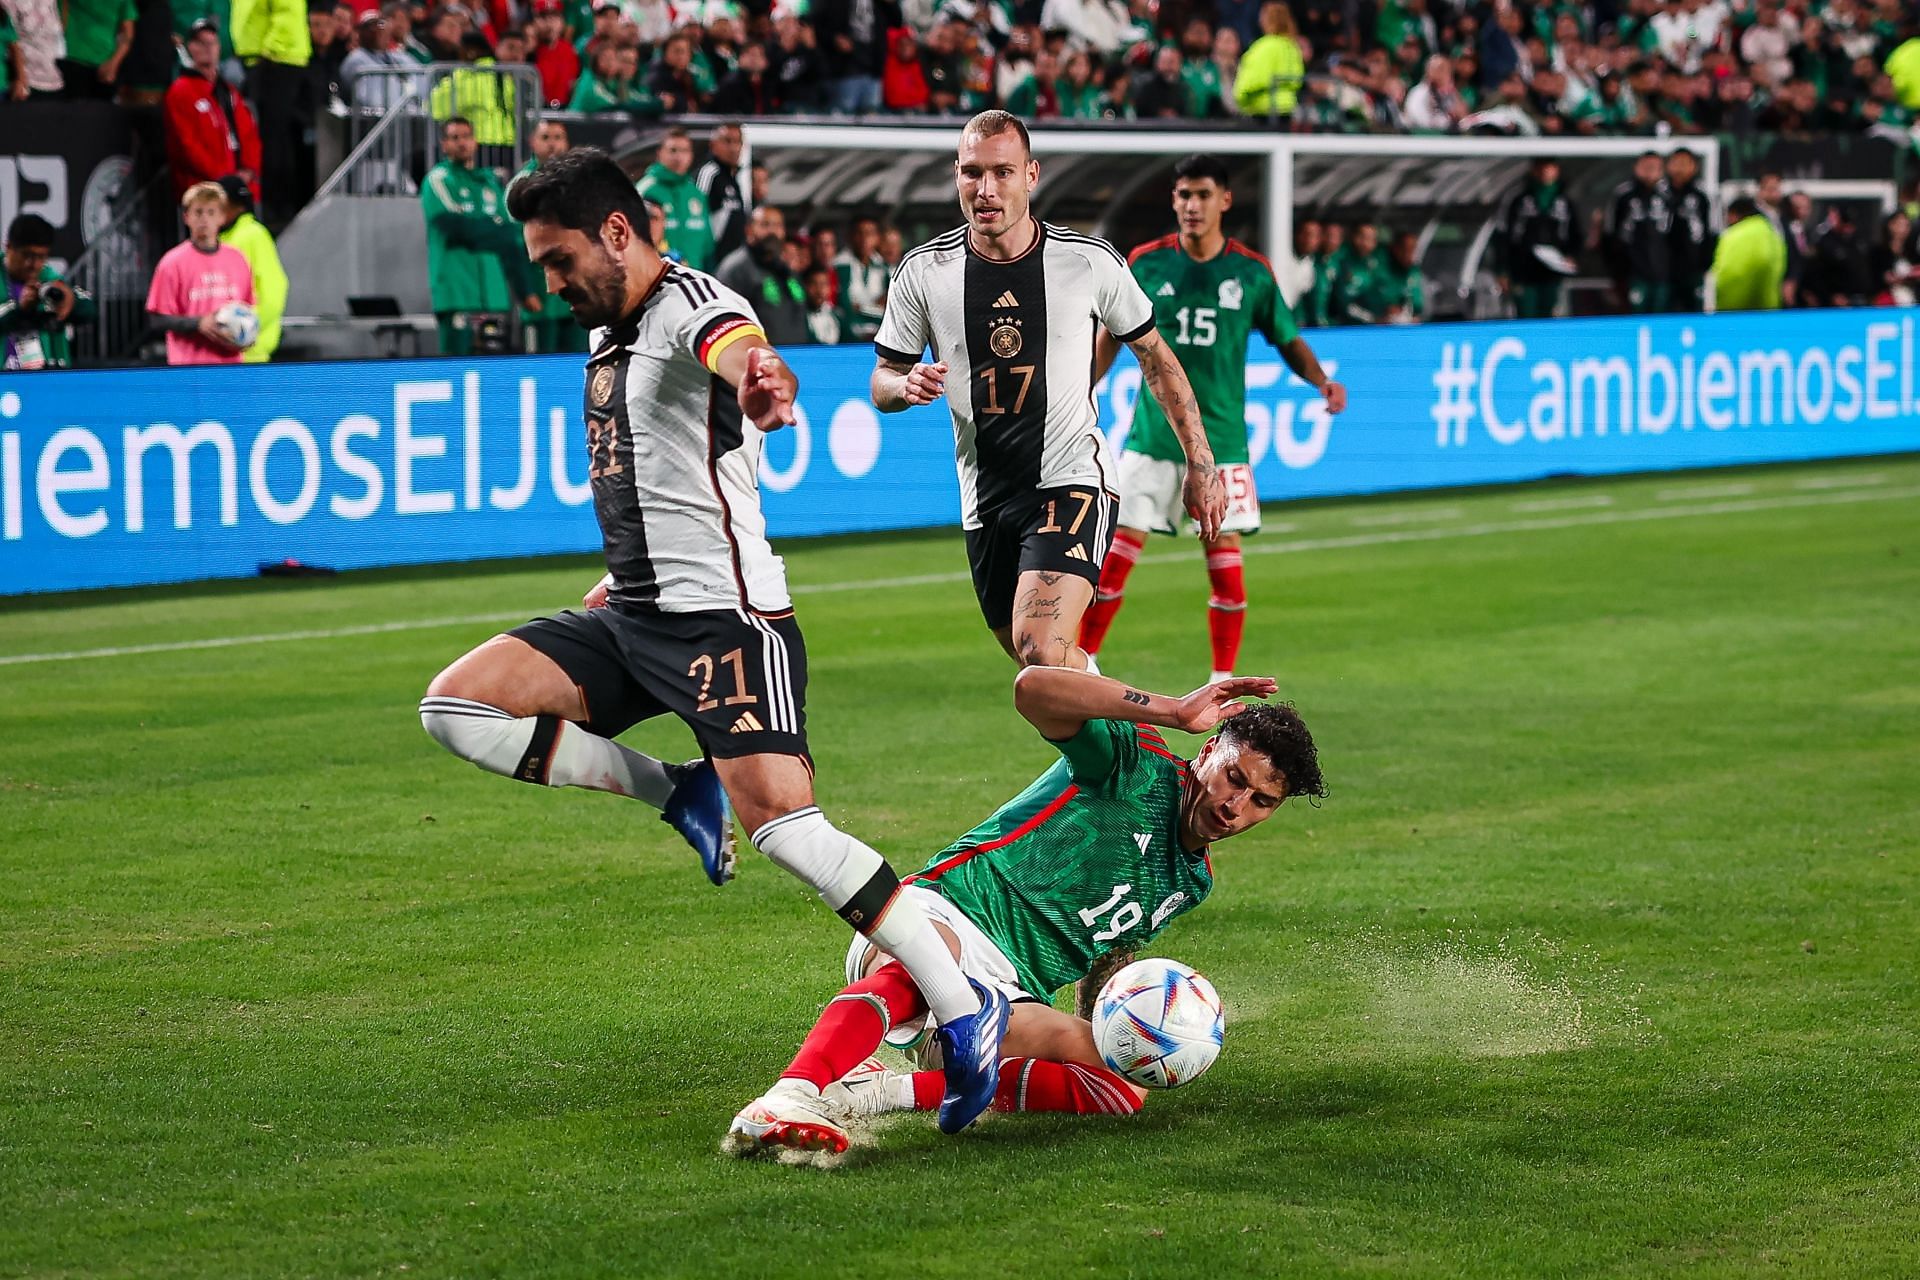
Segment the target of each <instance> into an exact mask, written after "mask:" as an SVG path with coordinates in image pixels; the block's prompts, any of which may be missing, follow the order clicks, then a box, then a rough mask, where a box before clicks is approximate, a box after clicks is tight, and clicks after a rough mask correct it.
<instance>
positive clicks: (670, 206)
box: [635, 129, 713, 271]
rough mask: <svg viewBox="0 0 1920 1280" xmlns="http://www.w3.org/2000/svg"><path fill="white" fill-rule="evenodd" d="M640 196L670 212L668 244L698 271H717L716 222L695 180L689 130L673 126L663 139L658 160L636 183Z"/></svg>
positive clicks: (683, 260)
mask: <svg viewBox="0 0 1920 1280" xmlns="http://www.w3.org/2000/svg"><path fill="white" fill-rule="evenodd" d="M635 185H636V186H638V187H639V188H640V198H641V199H642V200H651V201H653V202H654V203H655V204H657V205H659V206H660V208H661V209H662V211H664V212H665V213H666V215H667V243H668V244H671V245H672V246H673V250H674V252H675V253H677V254H679V255H680V260H681V261H682V262H684V263H686V264H687V265H688V266H690V267H692V268H693V269H694V270H695V271H711V270H713V224H712V222H711V221H710V220H709V219H708V217H707V199H706V197H705V196H703V195H702V194H700V184H699V183H698V182H696V181H694V179H693V139H692V138H689V137H688V136H687V131H686V130H685V129H669V130H667V136H666V137H664V138H662V139H660V150H659V152H658V153H656V156H655V160H654V163H652V164H650V165H648V166H647V171H646V173H645V174H643V175H642V176H641V178H640V181H639V182H638V183H636V184H635Z"/></svg>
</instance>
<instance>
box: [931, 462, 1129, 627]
mask: <svg viewBox="0 0 1920 1280" xmlns="http://www.w3.org/2000/svg"><path fill="white" fill-rule="evenodd" d="M1119 515H1120V499H1118V498H1116V497H1114V496H1113V495H1112V494H1111V493H1108V492H1107V491H1106V490H1104V489H1102V488H1100V487H1099V486H1098V485H1090V484H1070V485H1063V486H1061V487H1060V488H1058V489H1036V490H1035V491H1034V492H1033V493H1031V494H1028V495H1026V496H1024V497H1021V498H1017V499H1015V500H1014V501H1012V502H1009V503H1006V504H1005V505H1003V506H1000V507H997V508H995V509H994V510H992V511H983V512H981V513H980V527H979V528H978V529H969V530H967V562H968V563H969V564H970V565H971V566H972V568H973V594H974V595H976V596H978V597H979V599H980V612H981V613H982V614H983V615H985V617H986V619H987V626H988V627H990V628H992V629H994V630H998V629H1000V628H1001V627H1004V626H1007V625H1009V624H1011V623H1012V622H1013V590H1014V586H1015V584H1017V583H1018V582H1019V581H1020V575H1021V574H1023V573H1026V572H1027V571H1028V570H1032V569H1038V570H1040V571H1041V572H1043V573H1071V574H1073V575H1074V576H1075V577H1079V578H1085V579H1086V580H1087V581H1088V582H1091V583H1095V584H1097V583H1098V582H1099V581H1100V564H1101V562H1102V561H1104V560H1105V559H1106V558H1107V547H1108V546H1109V545H1111V543H1112V542H1113V528H1114V523H1115V521H1117V520H1118V519H1119Z"/></svg>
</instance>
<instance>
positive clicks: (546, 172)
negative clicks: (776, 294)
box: [420, 148, 1008, 1133]
mask: <svg viewBox="0 0 1920 1280" xmlns="http://www.w3.org/2000/svg"><path fill="white" fill-rule="evenodd" d="M507 205H508V211H509V213H510V214H511V215H512V217H513V218H514V219H515V220H516V221H518V222H521V223H523V224H524V234H525V238H526V244H527V254H528V256H529V257H530V258H531V259H532V260H533V261H534V262H535V263H536V264H538V265H539V266H540V267H541V268H542V269H543V270H544V271H545V272H546V278H547V288H548V291H549V292H554V293H558V294H559V295H560V297H561V298H562V299H564V300H565V301H566V302H567V303H568V305H569V306H571V307H572V308H573V314H574V315H575V317H577V318H578V319H579V320H580V321H581V323H583V324H586V325H589V326H591V327H593V329H594V332H593V338H592V342H591V351H592V354H591V355H589V356H588V358H587V372H586V444H587V450H588V454H589V459H590V461H589V467H588V471H589V475H590V477H591V480H592V485H593V503H594V514H595V515H596V516H597V518H598V519H599V522H600V529H601V533H602V536H603V538H604V541H605V545H606V557H607V569H608V579H607V580H606V604H605V605H604V606H603V607H599V608H589V609H587V610H585V611H578V610H567V611H564V612H562V613H559V614H557V615H554V616H551V617H546V618H536V619H534V620H533V621H532V622H529V623H527V624H526V625H525V626H522V627H516V628H514V629H513V630H512V631H510V632H507V633H506V634H504V635H499V636H495V637H494V638H493V639H491V640H489V641H487V642H486V643H485V644H482V645H481V646H480V647H478V648H477V649H474V650H473V651H472V652H470V653H468V654H466V655H465V656H464V657H462V658H460V659H459V660H458V661H456V662H455V663H454V664H453V665H452V666H450V667H448V668H447V669H446V670H445V671H442V672H441V673H440V674H439V675H438V676H436V677H435V678H434V680H433V683H432V684H431V685H430V686H429V687H428V689H427V696H426V698H425V699H424V700H423V701H422V702H421V704H420V719H421V722H422V723H423V724H424V725H425V726H426V729H427V732H429V733H430V734H432V735H433V736H434V738H435V739H437V740H438V741H439V742H440V743H441V745H443V746H445V747H446V748H447V749H448V750H449V751H451V752H453V753H454V754H455V755H457V756H460V757H462V758H463V759H466V760H470V761H472V762H473V763H474V764H476V765H478V766H480V767H481V768H483V769H487V770H490V771H491V772H494V773H499V774H504V775H506V776H507V777H510V778H517V779H519V780H521V781H523V782H531V783H535V784H537V785H544V786H550V787H564V786H575V787H586V788H590V789H592V790H597V791H611V792H614V793H616V794H619V795H625V796H631V797H634V798H636V799H640V800H644V801H646V802H648V803H649V804H651V805H653V806H654V807H656V808H660V809H662V810H663V811H664V812H665V815H666V816H667V818H668V820H669V821H671V822H673V824H674V825H675V826H676V828H678V829H679V830H680V831H681V832H682V834H683V835H686V836H687V837H688V839H689V841H690V842H691V843H693V844H694V846H695V848H696V849H698V850H699V851H700V853H701V857H702V860H703V861H704V862H705V863H706V866H707V874H708V876H709V878H711V879H712V880H713V881H714V883H716V884H719V883H723V882H724V881H725V880H726V879H727V878H728V877H729V876H730V875H731V873H732V863H733V849H732V840H733V822H732V817H731V815H730V814H729V813H728V812H727V809H726V801H727V798H729V797H730V798H731V800H732V804H733V807H734V808H735V809H736V810H737V811H738V813H739V815H740V818H741V821H742V822H743V823H744V825H745V826H746V829H747V831H748V832H749V833H751V839H752V841H753V844H754V847H755V848H757V849H759V850H760V851H761V852H762V853H764V854H766V855H767V857H769V858H771V859H772V860H773V861H774V862H775V863H777V864H778V865H780V866H782V867H784V868H786V869H787V870H788V871H790V872H792V873H793V874H794V875H795V876H797V877H799V878H800V879H801V880H803V881H805V882H806V883H807V884H808V885H809V886H811V887H812V888H813V889H814V890H815V891H816V892H818V893H819V895H820V896H821V897H822V898H823V899H825V901H826V903H827V905H828V906H829V907H831V908H832V909H833V910H834V912H835V913H837V914H838V915H839V916H840V917H841V918H842V919H843V920H845V921H846V922H847V923H848V924H850V925H852V926H853V927H854V929H856V930H857V931H859V932H860V933H861V934H862V935H864V936H865V937H867V938H869V939H871V940H872V941H873V942H874V944H875V945H877V946H879V947H881V948H883V949H885V950H886V951H888V952H889V953H891V954H892V955H894V956H896V957H897V958H899V960H900V961H901V963H902V964H904V965H905V966H906V967H907V969H908V970H910V971H911V972H912V974H913V977H914V981H915V983H916V984H918V985H919V986H920V988H921V990H922V991H924V992H926V994H927V997H928V1002H929V1003H930V1004H931V1005H932V1006H933V1007H935V1008H936V1009H938V1008H942V1007H944V1008H945V1009H946V1010H947V1011H948V1013H947V1014H936V1016H937V1017H940V1018H941V1019H942V1021H943V1022H944V1021H945V1019H946V1017H947V1016H949V1014H950V1015H951V1016H952V1017H953V1019H954V1020H955V1022H954V1026H953V1029H952V1030H951V1031H947V1030H945V1029H943V1033H942V1038H941V1046H942V1049H943V1051H946V1052H949V1053H953V1054H955V1055H956V1056H955V1057H953V1058H949V1059H948V1060H949V1061H951V1062H953V1063H954V1064H955V1065H954V1067H953V1068H951V1069H950V1070H949V1072H948V1076H949V1080H950V1083H951V1087H950V1088H949V1090H948V1091H947V1094H946V1096H945V1100H944V1103H943V1105H942V1108H941V1112H940V1127H941V1128H942V1129H944V1130H945V1131H946V1132H948V1133H955V1132H958V1131H959V1130H960V1129H962V1128H965V1127H966V1125H967V1124H969V1123H970V1122H971V1121H972V1120H973V1119H974V1118H975V1117H977V1116H978V1115H979V1114H980V1112H981V1111H983V1110H985V1108H986V1106H987V1104H988V1103H989V1102H991V1101H992V1099H993V1096H994V1090H995V1088H996V1085H997V1083H998V1071H999V1048H1000V1038H1001V1036H1002V1035H1003V1034H1004V1032H1005V1030H1006V1024H1007V1016H1008V1010H1007V1000H1006V997H1005V996H1004V995H1002V994H1001V993H999V992H996V991H992V990H989V989H988V988H986V987H984V986H982V985H981V984H980V983H978V982H973V981H970V980H969V979H968V978H967V977H965V976H964V975H963V974H962V973H961V971H960V968H959V966H958V965H957V964H955V962H954V959H953V957H952V955H951V954H949V952H948V951H947V948H946V946H945V944H944V943H943V942H942V941H941V939H940V937H939V935H938V934H936V933H935V932H934V930H933V927H932V925H931V924H930V923H929V922H928V919H927V916H926V913H925V911H924V909H923V908H922V907H921V906H920V904H919V903H918V902H917V901H915V900H914V899H913V898H912V897H906V896H902V895H901V893H900V880H899V877H898V876H896V875H895V874H894V871H893V868H892V867H890V866H888V865H887V862H886V860H885V859H883V858H882V857H881V856H880V855H879V854H878V853H875V852H874V851H873V850H872V849H870V848H868V847H867V846H866V845H865V844H863V843H861V842H860V841H859V840H856V839H854V838H853V837H852V836H849V835H847V834H846V833H844V832H842V831H840V830H838V829H836V828H835V827H834V826H833V824H832V823H830V822H828V821H827V819H826V817H825V816H824V815H823V814H822V813H821V812H820V810H819V809H818V808H817V807H816V806H815V805H814V800H813V766H812V760H811V758H810V757H809V756H808V753H807V738H806V712H805V699H806V682H807V655H806V647H805V645H804V643H803V642H802V640H801V636H800V629H799V627H798V625H797V624H796V623H795V621H794V617H793V606H792V603H791V601H790V599H789V597H788V594H787V584H786V573H785V569H784V567H783V566H782V564H781V562H780V558H779V557H778V556H776V555H774V554H773V551H772V549H771V548H770V547H769V546H768V544H767V539H766V521H765V518H764V517H763V516H762V515H761V511H760V490H759V484H758V478H757V468H758V464H759V460H760V450H761V437H762V433H764V432H767V431H774V430H778V429H779V428H780V427H782V426H784V425H786V424H788V423H791V422H792V421H793V420H794V410H793V402H794V395H795V393H796V391H797V390H798V385H799V384H798V382H797V380H796V379H795V377H794V375H793V372H792V370H791V369H789V368H788V367H787V365H786V363H785V362H784V361H783V360H781V359H780V357H779V354H778V353H777V352H775V350H774V349H773V347H772V346H770V345H769V344H768V343H767V340H766V337H765V335H764V334H763V333H762V331H761V329H760V325H759V322H758V320H757V319H756V318H755V317H754V313H753V308H752V306H751V305H750V304H748V302H747V301H746V300H745V299H744V298H742V297H740V296H739V295H738V294H736V293H734V292H733V291H732V290H731V289H728V288H727V287H726V286H725V285H723V284H721V283H720V282H719V281H717V280H715V279H714V278H713V277H712V276H709V275H707V274H705V273H704V272H699V271H693V270H690V269H688V268H686V267H683V266H679V265H678V264H674V263H669V262H667V261H665V260H664V259H662V258H661V257H660V255H659V253H658V252H657V251H656V250H655V249H654V247H653V244H652V242H651V241H650V240H649V239H648V237H647V234H646V232H645V228H646V225H647V218H646V210H645V207H644V205H643V204H642V202H641V199H640V196H639V195H638V194H637V193H636V192H635V191H634V189H633V184H632V183H630V182H629V181H627V179H626V177H625V175H624V174H623V173H622V172H621V171H620V167H619V166H618V165H616V164H615V163H614V162H613V160H612V159H610V158H609V157H608V156H607V155H606V153H605V152H602V151H598V150H595V149H593V148H581V149H579V150H575V151H572V152H569V153H568V154H567V155H565V156H562V157H560V158H558V159H556V160H554V161H552V162H550V163H548V164H546V165H543V166H541V168H540V169H538V170H537V171H535V172H534V173H532V174H529V175H527V176H526V177H524V178H522V179H521V180H520V181H519V182H518V183H516V184H515V185H514V188H513V190H512V192H510V193H509V195H508V198H507ZM667 712H672V713H673V714H675V715H677V716H679V717H680V718H681V719H682V720H684V721H686V722H687V724H688V725H689V726H690V727H691V728H692V729H693V732H694V736H695V737H696V738H697V739H698V740H699V742H700V746H701V748H702V750H703V751H704V753H705V755H706V760H704V761H702V762H700V763H697V764H695V765H692V766H688V767H685V768H679V769H676V768H675V767H673V766H669V765H666V764H663V763H662V762H660V761H658V760H655V759H653V758H651V757H649V756H646V755H642V754H641V753H639V752H637V751H633V750H631V749H629V748H627V747H624V746H622V745H620V744H619V743H617V742H615V741H614V738H615V736H616V735H618V734H620V733H622V732H624V731H625V730H626V729H628V728H629V727H631V726H632V725H635V724H638V723H639V722H641V721H643V720H648V719H652V718H653V717H655V716H658V715H662V714H665V713H667ZM722 785H724V787H725V794H724V795H723V794H722V793H721V789H720V788H721V786H722ZM949 1042H951V1044H950V1043H949Z"/></svg>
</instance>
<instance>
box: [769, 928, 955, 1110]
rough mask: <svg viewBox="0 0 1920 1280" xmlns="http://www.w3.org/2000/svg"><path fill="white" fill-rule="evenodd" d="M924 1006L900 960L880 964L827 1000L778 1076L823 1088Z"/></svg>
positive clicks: (916, 988)
mask: <svg viewBox="0 0 1920 1280" xmlns="http://www.w3.org/2000/svg"><path fill="white" fill-rule="evenodd" d="M882 1010H885V1013H884V1015H883V1013H882ZM926 1011H927V1002H926V1001H925V1000H923V999H921V998H920V988H918V987H916V986H914V985H913V979H912V978H909V977H908V976H907V971H906V969H905V968H904V967H903V966H902V965H901V964H900V962H899V961H897V960H896V961H892V962H890V963H888V964H884V965H882V966H880V968H878V969H875V970H874V971H873V972H872V973H870V974H868V975H867V976H866V977H864V978H862V979H861V980H860V981H858V982H856V983H854V984H853V985H852V986H850V987H848V988H847V989H846V990H844V991H842V992H841V993H840V994H839V995H837V996H835V997H834V998H833V999H832V1000H829V1001H828V1002H827V1007H826V1008H825V1009H824V1010H822V1011H821V1014H820V1020H819V1021H818V1022H815V1023H814V1024H813V1030H812V1031H809V1032H808V1033H807V1038H806V1039H805V1040H804V1041H802V1042H801V1045H800V1052H799V1053H796V1054H795V1055H794V1056H793V1065H791V1066H789V1067H788V1068H787V1069H786V1070H785V1071H782V1072H781V1073H780V1078H781V1079H782V1080H808V1081H811V1082H812V1083H813V1085H814V1086H815V1087H816V1088H820V1089H824V1088H826V1087H827V1086H828V1085H830V1084H832V1083H833V1082H834V1081H835V1080H838V1079H839V1078H840V1077H841V1076H844V1075H846V1074H847V1072H849V1071H851V1070H853V1069H854V1068H855V1067H857V1066H859V1065H860V1064H861V1063H862V1062H864V1061H866V1060H867V1059H868V1058H869V1057H871V1056H872V1055H873V1051H874V1050H876V1049H878V1048H879V1047H880V1040H881V1037H883V1036H885V1035H886V1034H887V1031H888V1029H889V1028H892V1027H896V1026H899V1025H900V1024H901V1023H904V1022H909V1021H911V1020H912V1019H914V1018H917V1017H919V1016H920V1015H921V1014H923V1013H925V1012H926ZM934 1074H935V1075H938V1074H939V1072H935V1073H934ZM943 1091H944V1086H943ZM935 1105H938V1103H937V1102H936V1104H935Z"/></svg>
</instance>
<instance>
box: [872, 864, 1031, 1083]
mask: <svg viewBox="0 0 1920 1280" xmlns="http://www.w3.org/2000/svg"><path fill="white" fill-rule="evenodd" d="M900 892H901V893H902V894H911V895H912V897H913V900H914V901H915V902H917V903H919V904H920V906H921V908H922V909H923V910H924V911H925V912H926V913H927V916H928V918H929V919H932V920H937V921H938V922H939V923H941V924H944V925H945V926H947V928H949V929H951V930H953V936H954V937H956V938H958V939H959V940H960V972H962V973H964V974H966V975H967V976H968V977H969V978H972V979H974V980H975V981H976V982H978V983H979V984H980V985H981V986H983V987H991V988H993V989H995V990H997V991H999V992H1000V993H1001V994H1002V995H1004V996H1006V998H1007V999H1008V1000H1010V1001H1011V1000H1037V999H1041V997H1038V996H1035V995H1034V994H1033V993H1031V992H1029V991H1026V990H1024V989H1023V988H1022V987H1021V986H1020V975H1019V974H1018V973H1015V972H1014V968H1013V961H1011V960H1009V959H1007V957H1006V956H1005V955H1004V954H1003V953H1002V952H1001V950H1000V948H999V947H997V946H995V945H994V943H993V939H992V938H989V937H988V936H987V935H986V934H984V933H982V932H980V926H979V925H976V924H975V923H974V922H973V921H971V920H969V919H967V917H966V914H965V913H964V912H962V911H961V910H960V908H958V907H956V906H954V905H953V904H952V903H951V902H948V901H947V900H946V899H945V898H943V897H941V896H940V895H939V894H938V893H935V892H934V891H933V890H932V889H926V888H922V887H921V886H919V885H917V884H910V885H905V886H902V888H901V890H900ZM876 950H878V948H876V947H875V946H874V945H873V943H872V942H870V941H869V940H867V939H866V938H864V937H862V936H861V935H859V934H857V933H856V934H854V935H853V945H852V946H850V947H848V948H847V982H848V983H849V984H852V983H855V982H858V981H860V979H861V978H863V977H865V976H866V972H867V960H868V957H870V956H872V955H873V954H874V952H875V951H876ZM932 1028H933V1018H932V1015H928V1016H927V1017H925V1018H916V1019H914V1021H913V1022H911V1023H909V1024H907V1025H904V1026H897V1027H894V1028H892V1029H891V1030H889V1031H888V1032H887V1043H888V1044H890V1045H892V1046H893V1047H894V1048H896V1049H908V1048H911V1047H913V1045H915V1044H916V1043H918V1042H919V1040H920V1039H921V1037H923V1036H925V1035H926V1034H927V1032H928V1031H930V1030H931V1029H932Z"/></svg>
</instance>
